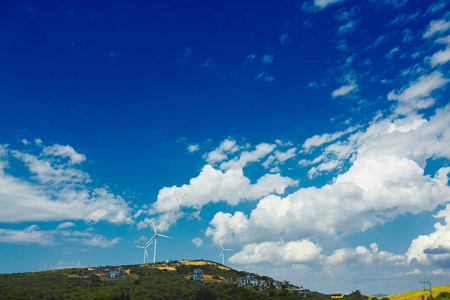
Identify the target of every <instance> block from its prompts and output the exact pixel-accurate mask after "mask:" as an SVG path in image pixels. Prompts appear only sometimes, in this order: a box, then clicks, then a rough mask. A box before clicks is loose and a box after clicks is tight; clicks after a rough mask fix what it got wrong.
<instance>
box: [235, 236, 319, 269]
mask: <svg viewBox="0 0 450 300" xmlns="http://www.w3.org/2000/svg"><path fill="white" fill-rule="evenodd" d="M321 251H322V248H320V247H319V246H317V245H315V244H314V243H312V242H311V241H309V240H301V241H292V242H287V243H284V242H282V241H281V242H263V243H260V244H256V243H255V244H248V245H245V246H244V247H243V249H242V251H240V252H238V253H236V254H234V255H233V256H231V257H230V258H229V261H230V262H231V263H239V264H253V263H260V262H271V263H275V264H277V263H285V262H292V263H304V262H311V261H314V260H317V259H318V258H319V256H320V252H321Z"/></svg>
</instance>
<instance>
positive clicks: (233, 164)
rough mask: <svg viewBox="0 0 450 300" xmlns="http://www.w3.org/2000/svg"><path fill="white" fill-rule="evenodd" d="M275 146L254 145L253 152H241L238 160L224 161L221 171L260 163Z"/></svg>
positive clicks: (265, 144)
mask: <svg viewBox="0 0 450 300" xmlns="http://www.w3.org/2000/svg"><path fill="white" fill-rule="evenodd" d="M275 147H276V145H273V144H267V143H261V144H259V145H256V147H255V150H253V151H243V152H241V154H240V156H239V158H234V159H231V160H229V161H225V162H223V163H222V164H221V165H220V168H221V169H222V170H229V169H241V168H244V167H245V166H247V165H248V164H249V163H252V162H257V161H260V160H261V159H262V158H264V157H265V156H267V155H268V154H269V153H271V152H272V151H273V150H274V149H275Z"/></svg>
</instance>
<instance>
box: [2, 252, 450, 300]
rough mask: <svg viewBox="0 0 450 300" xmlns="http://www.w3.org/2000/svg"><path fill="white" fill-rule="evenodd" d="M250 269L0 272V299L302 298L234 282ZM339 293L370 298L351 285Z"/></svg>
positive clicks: (355, 299) (199, 265)
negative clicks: (351, 289) (199, 273)
mask: <svg viewBox="0 0 450 300" xmlns="http://www.w3.org/2000/svg"><path fill="white" fill-rule="evenodd" d="M195 269H201V270H202V271H203V276H202V280H193V275H194V270H195ZM110 270H111V271H112V270H114V267H112V268H110ZM248 274H249V273H248V272H243V271H237V270H234V269H231V268H228V267H226V266H223V265H221V264H218V263H215V262H211V261H203V260H200V261H179V262H178V261H174V262H169V263H164V264H163V263H155V264H145V265H128V266H123V272H122V274H121V275H120V276H118V278H116V279H111V278H110V274H109V272H106V271H104V272H98V269H97V270H96V269H95V268H90V269H88V270H87V273H86V274H82V275H81V276H79V275H78V269H77V268H71V269H61V270H52V271H43V272H27V273H14V274H0V299H304V297H303V294H302V293H298V292H295V291H294V290H295V289H297V287H295V286H292V285H288V284H286V283H284V284H283V285H282V286H278V287H276V286H275V285H274V284H276V283H277V282H276V281H275V280H274V279H272V278H270V277H267V276H259V275H257V279H258V280H259V281H262V282H266V283H267V286H266V288H265V289H261V288H260V287H258V286H245V287H244V286H242V285H240V284H238V282H239V279H240V278H241V277H245V276H246V275H248ZM278 284H280V283H279V282H278ZM446 287H447V289H448V286H446ZM435 289H436V290H435ZM435 291H436V293H439V291H440V289H438V287H435V288H433V293H434V292H435ZM400 295H404V297H403V298H402V297H400V298H394V296H390V298H391V299H390V300H401V299H408V300H410V299H412V300H416V299H413V298H409V295H407V294H406V293H403V294H400ZM306 299H307V300H330V299H331V297H330V295H326V294H321V293H319V292H314V291H307V294H306ZM342 299H343V300H369V299H370V298H368V297H366V296H364V295H362V294H361V293H360V292H359V291H355V292H353V293H351V294H350V295H345V296H344V297H343V298H342ZM372 299H373V298H372ZM372 299H370V300H372ZM417 300H421V299H417Z"/></svg>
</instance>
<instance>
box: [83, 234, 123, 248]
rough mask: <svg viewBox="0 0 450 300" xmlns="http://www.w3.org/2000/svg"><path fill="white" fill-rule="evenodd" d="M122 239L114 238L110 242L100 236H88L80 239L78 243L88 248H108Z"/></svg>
mask: <svg viewBox="0 0 450 300" xmlns="http://www.w3.org/2000/svg"><path fill="white" fill-rule="evenodd" d="M120 240H122V238H120V237H116V238H113V239H112V240H108V239H107V238H106V237H104V236H103V235H101V234H93V235H91V236H89V238H83V239H80V242H81V243H83V244H85V245H88V246H94V247H101V248H110V247H112V246H114V245H115V244H117V243H118V242H119V241H120Z"/></svg>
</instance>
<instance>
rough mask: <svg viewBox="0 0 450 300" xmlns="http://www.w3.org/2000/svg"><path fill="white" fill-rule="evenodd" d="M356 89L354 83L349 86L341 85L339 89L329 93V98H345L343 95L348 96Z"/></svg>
mask: <svg viewBox="0 0 450 300" xmlns="http://www.w3.org/2000/svg"><path fill="white" fill-rule="evenodd" d="M357 88H358V86H357V85H356V84H355V83H351V84H349V85H343V86H341V87H340V88H338V89H336V90H334V91H333V92H332V93H331V96H332V97H333V98H336V97H341V96H345V95H347V94H349V93H350V92H351V91H353V90H356V89H357Z"/></svg>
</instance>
